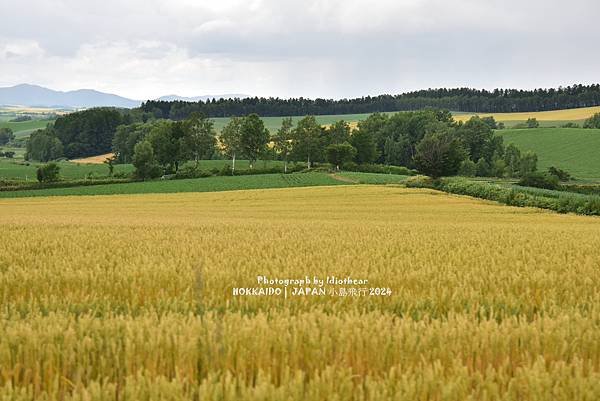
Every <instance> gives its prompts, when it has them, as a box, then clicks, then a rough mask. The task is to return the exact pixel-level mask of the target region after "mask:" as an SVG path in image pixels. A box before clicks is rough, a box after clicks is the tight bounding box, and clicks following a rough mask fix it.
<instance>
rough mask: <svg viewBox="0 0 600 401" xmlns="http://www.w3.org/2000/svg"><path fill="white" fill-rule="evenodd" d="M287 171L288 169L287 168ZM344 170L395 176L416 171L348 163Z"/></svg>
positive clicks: (404, 168) (400, 167)
mask: <svg viewBox="0 0 600 401" xmlns="http://www.w3.org/2000/svg"><path fill="white" fill-rule="evenodd" d="M288 170H289V168H288ZM344 170H346V171H356V172H359V173H374V174H397V175H415V174H416V171H415V170H411V169H409V168H406V167H403V166H392V165H390V166H386V165H383V164H356V163H354V162H349V163H346V164H344Z"/></svg>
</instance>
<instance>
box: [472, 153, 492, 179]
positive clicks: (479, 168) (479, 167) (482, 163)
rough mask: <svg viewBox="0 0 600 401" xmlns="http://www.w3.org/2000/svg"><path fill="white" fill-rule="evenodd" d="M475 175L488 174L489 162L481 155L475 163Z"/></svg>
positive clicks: (487, 175)
mask: <svg viewBox="0 0 600 401" xmlns="http://www.w3.org/2000/svg"><path fill="white" fill-rule="evenodd" d="M475 175H476V176H477V177H489V176H490V164H489V163H488V162H487V161H486V160H485V159H484V158H483V157H481V158H480V159H479V160H477V163H476V164H475Z"/></svg>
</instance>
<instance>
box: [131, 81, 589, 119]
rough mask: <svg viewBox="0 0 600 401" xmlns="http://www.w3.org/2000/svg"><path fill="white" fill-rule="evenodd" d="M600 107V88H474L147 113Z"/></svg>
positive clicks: (149, 105)
mask: <svg viewBox="0 0 600 401" xmlns="http://www.w3.org/2000/svg"><path fill="white" fill-rule="evenodd" d="M598 105H600V85H598V84H596V85H573V86H567V87H560V88H558V89H535V90H517V89H495V90H493V91H488V90H478V89H469V88H457V89H445V88H442V89H427V90H421V91H415V92H409V93H404V94H400V95H380V96H365V97H361V98H355V99H341V100H332V99H314V100H313V99H305V98H292V99H280V98H262V97H261V98H259V97H250V98H243V99H240V98H235V99H218V100H217V99H210V100H206V101H199V102H184V101H158V100H149V101H147V102H145V103H144V104H142V106H141V108H140V110H141V112H142V113H147V114H151V115H153V116H154V117H156V118H170V119H173V120H183V119H186V118H187V117H189V116H190V115H191V114H192V113H194V112H199V113H202V114H204V115H206V116H209V117H232V116H242V115H248V114H251V113H256V114H259V115H261V116H265V117H266V116H301V115H324V114H353V113H375V112H387V111H411V110H422V109H425V108H435V109H445V110H453V111H466V112H475V113H500V112H533V111H547V110H559V109H570V108H577V107H591V106H598Z"/></svg>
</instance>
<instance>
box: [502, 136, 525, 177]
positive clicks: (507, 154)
mask: <svg viewBox="0 0 600 401" xmlns="http://www.w3.org/2000/svg"><path fill="white" fill-rule="evenodd" d="M504 163H505V165H506V175H507V176H508V177H510V178H514V177H517V176H518V175H519V171H520V168H521V167H520V166H521V151H520V150H519V148H517V147H516V146H515V145H513V144H512V143H511V144H509V145H508V146H507V147H506V149H505V150H504Z"/></svg>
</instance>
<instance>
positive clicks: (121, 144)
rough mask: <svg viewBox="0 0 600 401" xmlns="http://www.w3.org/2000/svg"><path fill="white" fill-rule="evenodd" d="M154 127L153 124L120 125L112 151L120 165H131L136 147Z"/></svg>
mask: <svg viewBox="0 0 600 401" xmlns="http://www.w3.org/2000/svg"><path fill="white" fill-rule="evenodd" d="M153 127H154V125H153V124H130V125H120V126H118V127H117V131H116V133H115V136H114V138H113V142H112V151H113V153H114V154H115V157H116V161H117V162H118V163H131V159H132V158H133V148H134V146H135V145H136V144H137V143H138V142H140V141H142V140H143V139H144V138H145V137H146V136H147V135H148V134H149V132H150V131H151V130H152V128H153Z"/></svg>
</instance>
